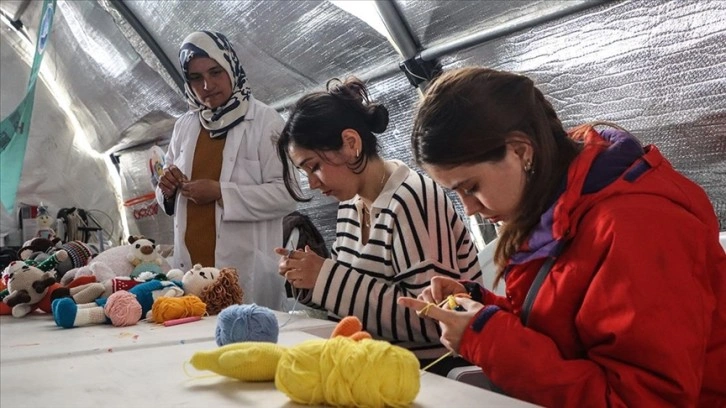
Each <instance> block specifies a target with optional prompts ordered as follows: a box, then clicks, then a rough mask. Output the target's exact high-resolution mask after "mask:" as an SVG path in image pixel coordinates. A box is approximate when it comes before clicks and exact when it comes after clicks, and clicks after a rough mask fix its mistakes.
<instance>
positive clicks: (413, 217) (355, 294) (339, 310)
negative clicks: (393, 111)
mask: <svg viewBox="0 0 726 408" xmlns="http://www.w3.org/2000/svg"><path fill="white" fill-rule="evenodd" d="M389 163H395V164H396V165H397V169H396V170H395V171H394V172H393V174H392V175H391V177H390V178H389V179H388V181H387V183H386V185H385V186H384V187H383V191H381V193H380V194H379V196H378V198H376V200H375V201H374V202H373V204H372V206H371V207H372V208H371V227H370V235H369V239H368V243H367V244H365V245H364V244H363V243H362V241H361V232H362V231H361V220H362V219H363V217H362V215H363V212H362V205H363V204H362V202H361V201H360V198H359V197H357V196H356V197H354V198H353V199H351V200H348V201H344V202H341V203H340V205H339V207H338V221H337V227H336V240H335V243H334V244H333V248H332V251H331V253H332V259H327V260H326V261H325V263H324V264H323V267H322V269H321V270H320V274H319V275H318V279H317V282H316V284H315V287H314V288H313V290H312V296H308V299H309V302H308V303H312V304H313V305H316V306H319V307H322V308H325V309H327V310H328V311H330V312H332V313H334V314H336V315H338V316H350V315H354V316H357V317H358V318H360V320H361V321H362V322H363V327H364V329H365V330H366V331H368V332H369V333H371V334H372V335H374V336H376V337H380V338H383V339H386V340H389V341H392V342H394V343H396V344H398V345H400V346H403V347H406V348H408V349H410V350H412V351H413V352H414V353H416V354H417V356H418V357H419V358H432V357H438V356H440V355H441V354H442V346H441V344H440V343H439V337H440V329H439V327H438V325H437V324H436V323H435V322H434V321H433V320H430V319H424V318H419V317H418V316H417V315H416V313H415V312H413V311H411V310H409V309H406V308H404V307H402V306H399V305H398V304H397V303H396V299H398V297H399V296H413V297H415V296H417V295H418V294H420V293H421V291H423V289H424V288H426V287H427V286H428V285H429V283H430V281H431V278H432V277H433V276H436V275H444V276H449V277H451V278H454V279H465V280H473V281H477V280H481V271H480V267H479V263H478V261H477V250H476V247H475V246H474V243H473V241H472V240H471V239H470V237H469V232H468V230H467V228H466V226H465V225H464V223H463V221H462V220H461V218H460V217H459V215H458V213H457V212H456V210H455V209H454V206H453V203H452V202H451V200H449V198H448V196H447V195H446V194H445V193H444V191H443V190H442V189H441V187H439V186H438V185H437V184H435V183H434V182H433V180H431V179H430V178H428V177H426V176H423V175H420V174H418V173H417V172H416V171H414V170H412V169H411V168H409V167H408V166H406V164H404V163H403V162H401V161H398V160H393V161H390V162H389Z"/></svg>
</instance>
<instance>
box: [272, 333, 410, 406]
mask: <svg viewBox="0 0 726 408" xmlns="http://www.w3.org/2000/svg"><path fill="white" fill-rule="evenodd" d="M420 377H421V375H420V373H419V361H418V359H416V356H415V355H414V354H413V353H411V352H410V351H409V350H406V349H404V348H402V347H398V346H394V345H392V344H390V343H388V342H385V341H379V340H361V341H355V340H353V339H350V338H347V337H335V338H332V339H330V340H309V341H306V342H304V343H301V344H299V345H297V346H295V347H292V348H290V349H288V350H287V353H285V354H283V356H282V358H281V359H280V362H279V363H278V366H277V373H276V375H275V387H277V389H278V390H280V391H282V392H284V393H285V394H286V395H287V396H288V397H289V398H290V399H291V400H293V401H295V402H297V403H301V404H308V405H318V404H327V405H332V406H346V407H350V406H356V407H407V406H410V404H411V403H412V402H413V400H414V399H415V398H416V395H418V392H419V387H420V381H421V379H420Z"/></svg>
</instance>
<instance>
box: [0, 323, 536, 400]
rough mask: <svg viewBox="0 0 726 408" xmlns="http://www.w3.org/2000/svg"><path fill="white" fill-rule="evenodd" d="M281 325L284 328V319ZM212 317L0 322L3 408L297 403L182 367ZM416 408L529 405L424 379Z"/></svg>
mask: <svg viewBox="0 0 726 408" xmlns="http://www.w3.org/2000/svg"><path fill="white" fill-rule="evenodd" d="M277 316H278V321H279V322H280V324H281V325H282V324H284V327H282V328H281V331H280V338H279V341H278V343H279V344H282V345H287V346H292V345H295V344H298V343H300V342H302V341H304V340H308V339H312V338H319V337H328V336H329V334H330V332H331V331H332V329H333V327H334V323H332V322H328V321H324V320H317V319H310V318H306V317H293V319H292V320H290V321H289V322H287V318H288V315H286V314H284V313H279V314H277ZM286 322H287V323H286ZM215 327H216V319H215V318H214V317H210V318H205V319H204V320H202V321H198V322H193V323H188V324H183V325H178V326H171V327H164V326H159V325H155V324H152V323H148V322H140V323H139V324H138V325H136V326H130V327H113V326H110V325H97V326H88V327H84V328H75V329H60V328H58V327H56V326H55V323H54V322H53V320H52V318H51V317H50V316H47V315H31V316H28V317H26V318H23V319H14V318H12V317H10V316H2V317H0V407H45V406H57V407H93V408H97V407H99V406H100V407H103V408H108V407H194V408H199V407H208V406H210V407H211V406H215V407H235V408H237V407H297V406H298V405H297V404H294V403H292V402H291V401H290V400H289V399H288V398H287V396H286V395H285V394H283V393H282V392H280V391H277V390H276V389H275V386H274V383H273V382H266V383H244V382H240V381H236V380H233V379H229V378H226V377H221V376H217V375H214V374H212V373H209V372H200V371H196V370H195V369H194V368H192V367H191V366H190V365H188V364H187V365H186V371H185V362H186V361H188V360H189V359H190V358H191V356H192V355H193V354H194V352H196V351H200V350H210V349H215V348H216V347H217V345H216V344H215V342H214V328H215ZM413 406H414V407H417V408H425V407H432V408H441V407H444V406H459V407H469V406H482V407H483V406H486V407H522V406H531V405H529V404H527V403H524V402H521V401H518V400H515V399H511V398H508V397H505V396H502V395H499V394H496V393H492V392H490V391H487V390H484V389H481V388H476V387H472V386H469V385H466V384H463V383H459V382H456V381H453V380H449V379H446V378H444V377H440V376H437V375H434V374H430V373H424V374H423V375H422V377H421V391H420V392H419V394H418V396H417V398H416V400H415V403H414V405H413Z"/></svg>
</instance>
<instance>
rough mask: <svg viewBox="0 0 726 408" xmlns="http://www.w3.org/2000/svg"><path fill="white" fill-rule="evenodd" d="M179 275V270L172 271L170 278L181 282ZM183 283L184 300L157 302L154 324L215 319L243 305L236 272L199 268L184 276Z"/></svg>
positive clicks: (197, 265)
mask: <svg viewBox="0 0 726 408" xmlns="http://www.w3.org/2000/svg"><path fill="white" fill-rule="evenodd" d="M179 273H181V271H180V270H178V269H172V270H171V271H169V273H168V277H169V278H170V279H175V278H178V276H179ZM181 282H182V288H183V289H184V296H181V297H178V298H173V299H163V301H162V300H159V301H157V302H154V305H153V307H152V320H153V321H154V322H156V323H163V322H165V321H167V320H173V319H179V318H184V317H190V316H201V315H204V314H207V315H210V316H212V315H216V314H219V312H221V311H222V309H225V308H227V307H228V306H231V305H239V304H241V303H242V288H240V286H239V282H238V278H237V270H236V269H234V268H224V269H221V270H220V269H217V268H213V267H206V268H205V267H202V265H200V264H196V265H194V267H193V268H192V269H190V270H189V271H187V272H186V273H185V274H183V275H182V277H181ZM199 306H201V309H199V308H198V307H199ZM200 312H201V313H200Z"/></svg>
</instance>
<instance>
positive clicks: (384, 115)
mask: <svg viewBox="0 0 726 408" xmlns="http://www.w3.org/2000/svg"><path fill="white" fill-rule="evenodd" d="M366 121H367V122H368V127H370V129H371V132H373V133H383V132H384V131H385V130H386V128H387V127H388V109H386V107H385V106H383V105H378V104H376V105H373V106H371V107H370V108H369V111H368V115H367V118H366Z"/></svg>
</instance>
